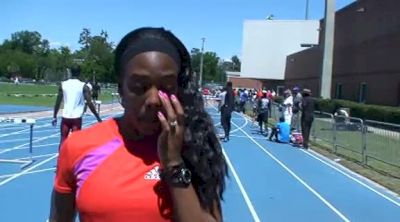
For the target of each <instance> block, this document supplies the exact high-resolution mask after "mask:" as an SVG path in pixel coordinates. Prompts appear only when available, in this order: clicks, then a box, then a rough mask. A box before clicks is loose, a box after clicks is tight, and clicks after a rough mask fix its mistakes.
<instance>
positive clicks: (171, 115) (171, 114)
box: [158, 90, 176, 122]
mask: <svg viewBox="0 0 400 222" xmlns="http://www.w3.org/2000/svg"><path fill="white" fill-rule="evenodd" d="M158 95H159V97H160V98H161V103H162V104H163V107H164V109H165V111H166V114H167V121H169V122H173V121H175V120H176V114H175V110H174V108H173V107H172V105H171V101H170V100H169V98H168V95H167V94H166V93H164V92H162V91H161V90H160V91H158Z"/></svg>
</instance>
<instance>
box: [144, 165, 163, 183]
mask: <svg viewBox="0 0 400 222" xmlns="http://www.w3.org/2000/svg"><path fill="white" fill-rule="evenodd" d="M144 179H145V180H160V167H159V166H155V167H154V168H153V169H151V170H150V171H149V172H147V173H146V174H145V175H144Z"/></svg>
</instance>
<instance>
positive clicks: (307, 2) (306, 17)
mask: <svg viewBox="0 0 400 222" xmlns="http://www.w3.org/2000/svg"><path fill="white" fill-rule="evenodd" d="M308 6H309V0H306V15H305V20H308Z"/></svg>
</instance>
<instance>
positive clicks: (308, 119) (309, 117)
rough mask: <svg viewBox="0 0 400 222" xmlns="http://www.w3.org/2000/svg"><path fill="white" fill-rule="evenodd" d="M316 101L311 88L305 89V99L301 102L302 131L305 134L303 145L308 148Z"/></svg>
mask: <svg viewBox="0 0 400 222" xmlns="http://www.w3.org/2000/svg"><path fill="white" fill-rule="evenodd" d="M314 107H315V102H314V99H313V98H312V97H311V90H309V89H303V100H302V102H301V110H302V113H301V133H302V136H303V147H304V148H305V149H308V141H309V138H310V129H311V126H312V123H313V121H314Z"/></svg>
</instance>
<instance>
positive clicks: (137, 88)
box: [129, 82, 150, 95]
mask: <svg viewBox="0 0 400 222" xmlns="http://www.w3.org/2000/svg"><path fill="white" fill-rule="evenodd" d="M149 88H150V84H147V83H140V82H136V83H132V84H130V85H129V91H131V92H133V93H135V94H137V95H141V94H144V93H145V92H146V91H147V90H148V89H149Z"/></svg>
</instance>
